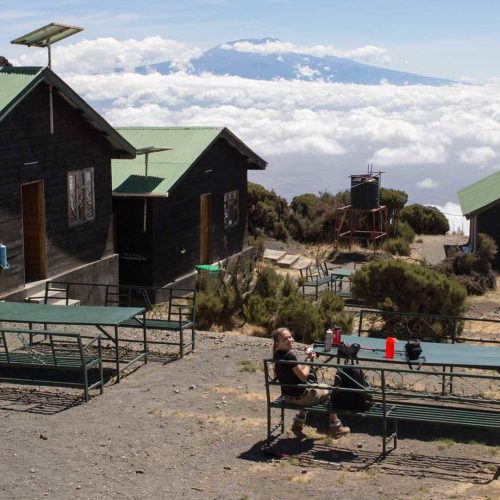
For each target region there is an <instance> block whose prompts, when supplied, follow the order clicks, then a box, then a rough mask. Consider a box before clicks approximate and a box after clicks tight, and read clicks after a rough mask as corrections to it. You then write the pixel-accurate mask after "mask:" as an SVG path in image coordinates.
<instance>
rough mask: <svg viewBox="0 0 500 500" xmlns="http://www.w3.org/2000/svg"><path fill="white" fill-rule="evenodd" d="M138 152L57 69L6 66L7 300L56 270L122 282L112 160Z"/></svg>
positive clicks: (2, 280)
mask: <svg viewBox="0 0 500 500" xmlns="http://www.w3.org/2000/svg"><path fill="white" fill-rule="evenodd" d="M50 94H51V95H52V97H51V99H49V96H50ZM134 157H135V149H134V148H133V146H131V145H130V144H129V143H128V142H127V141H126V140H125V139H124V138H123V137H122V136H121V135H120V134H119V133H118V132H117V131H116V130H115V129H114V128H113V127H111V126H110V125H109V124H108V123H107V122H106V121H105V120H104V119H103V118H102V117H101V116H100V115H99V114H98V113H96V112H95V111H94V110H93V109H92V108H91V107H90V106H89V105H88V104H87V103H86V102H85V101H84V100H83V99H82V98H80V97H79V96H78V95H77V94H76V93H75V92H74V91H73V90H72V89H71V88H70V87H69V86H68V85H67V84H66V83H64V82H63V80H61V79H60V78H59V77H58V76H57V75H56V74H55V73H54V72H53V71H51V70H50V69H48V68H34V67H0V171H1V173H2V183H1V186H0V242H3V244H4V245H5V246H6V247H7V257H8V266H5V265H4V266H3V267H2V268H0V297H1V298H5V297H11V298H16V299H22V298H24V297H25V296H27V295H29V294H30V293H32V292H37V291H38V290H37V288H38V289H40V288H43V285H44V284H43V281H44V280H47V279H53V278H56V277H57V279H61V280H73V281H79V280H90V281H92V280H93V281H104V280H109V281H112V282H116V281H117V279H118V256H117V255H116V254H115V253H114V248H113V226H112V221H113V218H112V215H113V210H112V196H111V159H112V158H134Z"/></svg>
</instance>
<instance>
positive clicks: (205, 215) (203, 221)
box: [200, 193, 212, 264]
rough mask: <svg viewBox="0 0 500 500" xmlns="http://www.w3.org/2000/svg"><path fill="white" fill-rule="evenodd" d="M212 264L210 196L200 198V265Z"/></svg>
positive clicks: (203, 195)
mask: <svg viewBox="0 0 500 500" xmlns="http://www.w3.org/2000/svg"><path fill="white" fill-rule="evenodd" d="M211 262H212V195H211V194H210V193H208V194H202V195H201V196H200V264H210V263H211Z"/></svg>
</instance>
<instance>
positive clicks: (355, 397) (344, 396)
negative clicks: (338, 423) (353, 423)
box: [330, 366, 373, 411]
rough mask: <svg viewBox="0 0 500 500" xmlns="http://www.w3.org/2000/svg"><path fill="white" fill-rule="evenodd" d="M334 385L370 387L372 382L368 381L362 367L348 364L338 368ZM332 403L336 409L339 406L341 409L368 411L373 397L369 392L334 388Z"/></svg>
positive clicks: (352, 387) (346, 387) (353, 387)
mask: <svg viewBox="0 0 500 500" xmlns="http://www.w3.org/2000/svg"><path fill="white" fill-rule="evenodd" d="M334 387H342V388H345V389H362V388H366V389H369V388H370V384H369V383H368V382H367V380H366V378H365V374H364V373H363V370H362V369H361V368H354V367H350V366H349V367H347V366H346V367H342V368H339V369H338V370H337V374H336V375H335V385H334ZM330 404H331V406H332V408H333V409H334V410H335V409H336V408H337V409H341V410H354V411H367V410H369V409H370V408H371V407H372V404H373V397H372V395H371V394H369V393H368V392H348V391H338V390H335V389H334V390H333V393H332V397H331V398H330Z"/></svg>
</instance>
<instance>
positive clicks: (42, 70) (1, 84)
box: [0, 66, 135, 158]
mask: <svg viewBox="0 0 500 500" xmlns="http://www.w3.org/2000/svg"><path fill="white" fill-rule="evenodd" d="M43 80H45V81H46V83H48V84H50V85H52V87H54V88H56V89H57V90H58V91H59V92H60V93H61V94H62V95H63V96H64V97H65V98H66V99H67V100H68V101H69V102H70V103H71V104H72V105H73V106H75V107H76V108H78V109H79V110H80V111H81V112H82V113H83V115H84V117H85V118H86V119H87V121H88V122H89V123H91V125H92V126H93V127H94V128H96V129H97V130H99V132H101V133H102V134H103V135H105V136H106V138H107V139H108V140H109V142H110V143H111V145H112V147H113V151H114V152H113V155H114V156H115V157H116V158H118V157H121V158H134V157H135V149H134V148H133V146H132V145H131V144H129V143H128V142H127V141H126V140H125V139H124V138H123V137H122V136H121V135H120V134H119V133H118V132H117V131H116V130H115V129H114V128H113V127H112V126H111V125H110V124H109V123H108V122H107V121H106V120H105V119H104V118H103V117H102V116H101V115H100V114H99V113H97V112H96V111H95V110H94V109H93V108H92V107H91V106H90V105H89V104H88V103H87V102H86V101H84V100H83V99H82V98H81V97H80V96H79V95H78V94H77V93H76V92H75V91H74V90H73V89H72V88H71V87H70V86H69V85H68V84H67V83H66V82H65V81H64V80H62V79H61V78H60V77H58V76H57V75H56V74H55V73H54V72H53V71H52V70H51V69H50V68H47V67H34V66H23V67H19V66H17V67H16V66H13V67H11V66H9V67H0V122H1V121H2V120H3V119H4V118H5V117H6V116H7V115H8V114H9V113H10V112H11V111H12V110H13V109H14V108H15V107H16V105H17V104H18V103H19V102H21V101H22V99H24V97H26V96H27V95H28V94H29V93H30V92H31V90H32V89H33V88H35V87H36V86H37V85H38V84H39V83H40V82H41V81H43Z"/></svg>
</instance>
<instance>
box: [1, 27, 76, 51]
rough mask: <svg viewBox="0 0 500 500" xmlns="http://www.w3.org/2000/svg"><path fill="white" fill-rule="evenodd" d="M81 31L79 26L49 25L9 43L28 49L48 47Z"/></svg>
mask: <svg viewBox="0 0 500 500" xmlns="http://www.w3.org/2000/svg"><path fill="white" fill-rule="evenodd" d="M80 31H83V28H80V27H79V26H68V25H66V24H59V23H50V24H47V26H43V27H42V28H38V29H36V30H34V31H32V32H30V33H27V34H26V35H23V36H20V37H19V38H16V39H15V40H12V41H11V42H10V43H14V44H18V45H27V46H28V47H49V46H50V45H52V44H54V43H56V42H58V41H59V40H63V39H64V38H67V37H68V36H71V35H74V34H75V33H79V32H80Z"/></svg>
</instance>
